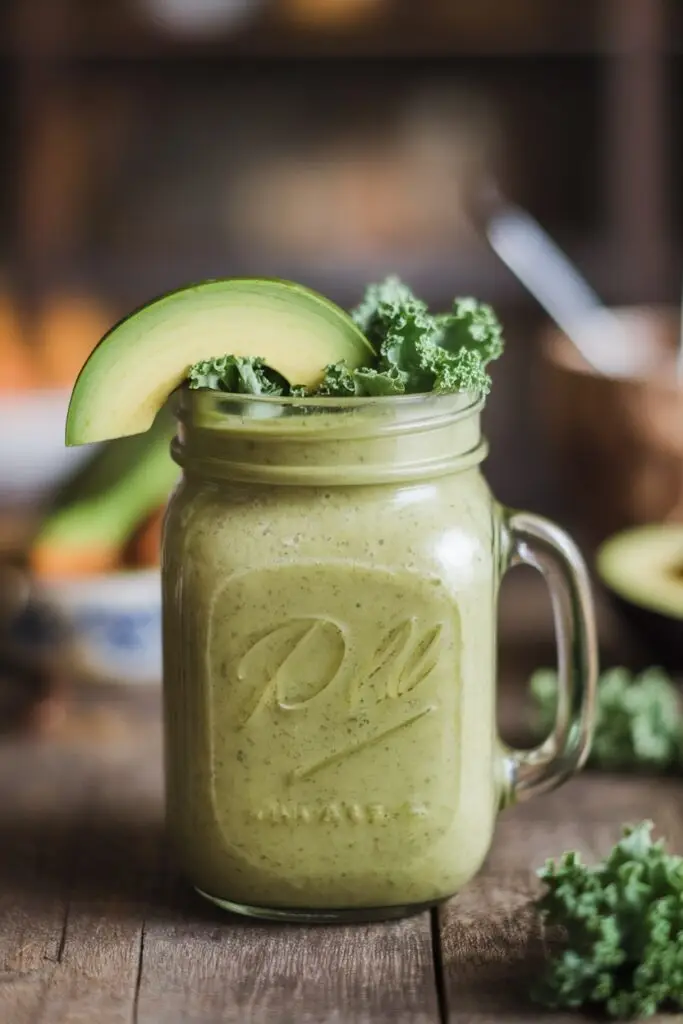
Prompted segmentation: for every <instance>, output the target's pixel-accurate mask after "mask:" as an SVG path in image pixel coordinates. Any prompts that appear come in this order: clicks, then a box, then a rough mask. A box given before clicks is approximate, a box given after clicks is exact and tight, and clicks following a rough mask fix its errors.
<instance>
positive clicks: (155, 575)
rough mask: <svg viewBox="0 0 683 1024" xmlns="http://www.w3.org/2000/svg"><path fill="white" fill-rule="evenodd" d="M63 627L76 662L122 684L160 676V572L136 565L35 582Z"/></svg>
mask: <svg viewBox="0 0 683 1024" xmlns="http://www.w3.org/2000/svg"><path fill="white" fill-rule="evenodd" d="M38 588H39V590H40V592H41V594H42V596H43V597H44V598H45V599H46V600H47V601H48V602H49V603H50V604H52V605H53V606H54V608H55V610H56V611H57V613H58V614H59V615H60V617H61V618H62V619H63V621H64V624H65V626H66V627H67V628H68V630H69V633H70V636H71V642H72V643H73V644H74V648H75V653H76V656H77V659H78V663H79V666H80V667H81V668H83V669H84V670H85V671H86V672H87V673H88V674H91V675H93V676H94V677H96V678H98V679H101V680H103V681H104V680H106V681H112V682H122V683H159V682H160V681H161V666H162V660H161V574H160V572H159V570H158V569H140V570H131V571H130V572H125V571H122V572H116V573H109V574H107V575H102V576H92V577H81V578H78V579H77V578H74V579H54V580H52V579H50V580H48V579H43V580H39V581H38Z"/></svg>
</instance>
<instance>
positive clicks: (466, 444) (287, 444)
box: [171, 388, 486, 485]
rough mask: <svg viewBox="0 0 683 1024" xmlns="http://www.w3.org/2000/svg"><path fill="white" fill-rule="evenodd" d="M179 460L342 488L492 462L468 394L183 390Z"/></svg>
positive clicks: (217, 471)
mask: <svg viewBox="0 0 683 1024" xmlns="http://www.w3.org/2000/svg"><path fill="white" fill-rule="evenodd" d="M177 398H178V400H179V405H178V408H177V410H176V411H177V417H178V433H177V436H176V438H175V440H174V442H173V445H172V449H171V450H172V454H173V457H174V458H175V460H176V461H177V462H178V463H179V464H180V465H181V466H183V467H184V469H185V470H186V472H187V471H192V472H195V471H199V472H201V473H203V474H204V475H206V476H211V477H216V478H218V477H222V478H225V479H232V480H242V481H261V482H264V483H266V482H268V483H291V482H293V481H294V480H296V481H298V482H299V483H301V484H308V483H315V484H318V483H322V482H325V483H326V485H334V484H337V483H340V482H342V481H343V482H345V483H347V484H356V483H358V484H360V483H372V482H374V483H389V482H396V481H398V480H418V479H422V480H424V479H429V478H430V477H434V476H439V475H443V474H444V473H447V472H453V471H455V470H457V469H463V468H465V467H466V466H467V465H474V464H476V463H478V462H481V460H482V459H483V458H484V457H485V455H486V443H485V441H484V439H483V438H482V435H481V425H480V419H481V417H480V415H479V412H480V410H481V408H482V406H483V404H484V400H483V396H479V395H472V394H467V393H457V394H446V395H441V394H425V395H397V396H391V397H384V396H382V397H373V398H354V397H350V398H339V399H337V398H334V399H330V398H313V399H304V398H281V397H279V396H261V395H258V396H251V395H235V394H228V393H224V392H219V391H210V390H208V389H206V390H200V389H197V390H193V389H190V388H183V389H181V390H180V392H179V394H178V396H177Z"/></svg>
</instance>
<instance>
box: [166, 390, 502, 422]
mask: <svg viewBox="0 0 683 1024" xmlns="http://www.w3.org/2000/svg"><path fill="white" fill-rule="evenodd" d="M484 402H485V399H484V396H483V395H481V394H478V393H475V392H464V391H463V392H450V393H446V394H440V393H435V392H424V393H423V392H421V393H418V394H410V395H376V396H372V397H362V398H361V397H355V396H349V397H348V398H337V397H334V398H331V397H326V396H322V397H313V398H298V397H283V396H281V395H242V394H235V393H232V392H223V391H214V390H212V389H209V388H196V389H194V388H189V387H188V386H187V385H184V386H183V387H181V388H179V390H178V392H177V393H176V414H177V416H178V418H179V419H180V420H182V421H185V422H188V421H189V422H192V423H194V424H195V425H196V426H201V427H202V428H204V429H211V428H213V429H218V430H220V429H221V427H228V426H229V424H230V423H231V422H232V423H234V421H235V419H239V420H242V421H243V422H244V421H255V423H258V425H259V426H260V427H266V426H267V425H268V424H269V423H271V422H272V423H273V427H275V428H276V429H278V428H277V427H276V423H277V421H278V420H291V419H292V418H295V417H296V418H300V417H304V416H310V415H312V414H315V415H316V416H321V415H323V414H324V415H330V416H335V414H336V415H337V416H339V415H342V414H345V413H346V414H349V415H350V416H352V415H353V414H354V413H355V414H361V415H362V414H363V413H366V412H367V413H370V414H371V415H377V416H378V417H379V416H382V415H384V416H386V418H387V419H394V420H396V421H403V422H404V423H405V424H407V423H409V422H410V421H413V422H414V421H415V420H416V419H417V418H420V419H423V418H425V417H427V418H430V419H431V418H432V417H439V418H440V417H442V416H444V417H447V418H448V420H449V421H451V422H452V421H455V420H459V419H461V418H465V417H467V416H470V415H473V414H474V413H477V412H479V411H480V410H481V409H482V407H483V406H484ZM273 421H275V422H273ZM283 427H284V424H283Z"/></svg>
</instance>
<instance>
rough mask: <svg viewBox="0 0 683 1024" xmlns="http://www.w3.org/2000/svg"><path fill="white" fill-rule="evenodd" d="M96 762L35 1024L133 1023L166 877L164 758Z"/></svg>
mask: <svg viewBox="0 0 683 1024" xmlns="http://www.w3.org/2000/svg"><path fill="white" fill-rule="evenodd" d="M149 754H150V751H145V752H144V753H142V754H141V752H139V751H138V755H137V757H136V756H135V755H134V754H133V755H131V756H129V758H128V759H126V760H125V761H121V759H116V760H112V759H103V760H102V761H95V762H94V763H93V765H92V768H91V770H92V771H93V776H94V777H93V781H92V783H91V787H90V792H89V797H88V801H87V805H86V815H85V820H84V821H81V822H77V821H76V822H75V823H74V825H75V831H79V832H80V836H81V844H80V846H79V847H78V848H77V849H76V850H75V853H74V861H73V871H72V873H71V880H70V886H69V893H68V897H69V904H68V916H67V922H66V928H65V933H64V939H63V946H62V950H61V955H60V957H59V962H58V964H57V966H56V968H55V970H54V972H53V974H52V976H51V978H50V980H49V983H48V984H47V986H46V988H45V991H44V996H43V1003H42V1005H41V1012H40V1013H39V1015H38V1016H37V1018H36V1022H35V1024H81V1022H84V1024H85V1022H90V1021H93V1022H94V1021H96V1022H97V1024H129V1022H130V1021H131V1020H133V1017H134V1009H135V1000H136V992H137V982H138V970H139V965H140V956H141V948H142V928H143V920H144V915H145V912H146V908H147V905H148V902H149V899H150V892H151V890H152V889H153V887H154V880H155V878H156V877H157V875H158V873H159V870H160V868H159V864H160V859H161V847H162V822H161V807H160V801H159V795H160V778H159V771H158V759H154V758H153V757H152V758H150V756H149Z"/></svg>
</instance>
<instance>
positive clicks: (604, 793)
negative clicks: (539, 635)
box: [0, 623, 683, 1024]
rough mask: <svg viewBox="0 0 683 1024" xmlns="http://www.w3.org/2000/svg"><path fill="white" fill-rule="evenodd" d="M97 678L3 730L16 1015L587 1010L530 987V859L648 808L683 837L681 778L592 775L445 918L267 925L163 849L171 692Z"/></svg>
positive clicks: (475, 1017) (1, 854)
mask: <svg viewBox="0 0 683 1024" xmlns="http://www.w3.org/2000/svg"><path fill="white" fill-rule="evenodd" d="M515 631H516V635H517V636H518V638H519V640H520V649H522V650H523V651H524V652H525V653H524V657H523V658H522V660H521V661H519V660H518V662H514V659H511V658H507V660H506V659H504V661H505V662H506V664H505V666H504V668H503V673H502V674H503V685H502V687H501V691H502V697H503V700H502V719H503V722H504V724H505V725H506V730H507V731H508V733H509V732H510V730H511V731H512V732H513V733H514V732H515V731H518V730H519V726H520V723H522V722H523V719H524V716H525V713H524V706H523V702H522V701H521V700H520V691H519V689H518V688H517V685H516V684H517V683H518V682H519V680H521V678H522V677H523V675H524V674H525V673H526V671H527V667H528V666H527V665H526V662H525V659H526V660H527V661H531V663H532V664H533V663H538V661H539V659H540V660H543V659H544V658H545V657H546V656H547V655H548V654H549V651H550V648H549V647H548V648H547V650H545V653H543V652H540V653H539V652H538V651H536V650H534V651H533V652H532V651H531V646H530V640H529V637H528V636H527V635H526V634H525V633H524V630H523V629H522V627H521V624H520V623H518V624H517V626H516V627H515ZM92 693H93V690H92V688H90V690H88V691H86V692H85V695H81V697H80V698H79V699H76V698H74V700H73V706H72V707H71V709H70V711H69V714H68V715H67V718H66V720H65V722H64V725H63V727H62V729H61V730H60V731H58V732H57V734H56V735H55V736H54V737H53V738H51V739H49V740H46V739H42V740H40V741H38V740H29V739H27V738H26V737H24V738H23V739H22V738H19V737H15V738H12V739H6V740H4V741H3V742H2V743H0V1022H1V1024H133V1022H136V1024H219V1022H220V1024H225V1022H228V1024H229V1022H235V1024H237V1022H239V1024H242V1022H245V1024H248V1022H254V1024H290V1022H291V1024H323V1022H326V1024H344V1022H347V1021H348V1022H359V1024H371V1022H373V1024H374V1022H378V1024H379V1022H388V1021H391V1022H406V1024H407V1022H410V1024H436V1022H446V1021H447V1022H450V1024H456V1022H457V1024H460V1022H467V1021H477V1022H481V1024H484V1022H489V1021H490V1022H493V1021H496V1022H501V1024H512V1022H517V1021H548V1022H554V1024H563V1022H567V1021H570V1020H574V1021H575V1020H576V1015H563V1014H545V1013H544V1012H543V1011H542V1010H541V1009H539V1008H538V1007H536V1006H534V1005H533V1004H531V1003H530V1002H529V1000H528V996H527V990H528V988H529V984H530V982H531V981H532V980H533V979H534V978H535V977H536V976H537V974H538V972H539V970H540V967H541V964H542V960H543V956H544V943H543V937H542V934H541V931H540V929H539V926H538V923H537V921H536V919H535V916H534V914H533V912H532V909H531V906H530V900H531V898H532V896H533V894H534V892H535V891H536V890H537V883H536V881H535V875H534V868H536V867H537V866H539V865H540V864H541V863H542V862H543V860H544V859H545V858H546V857H548V856H556V855H559V854H561V853H562V852H563V851H564V850H566V849H569V848H577V849H579V850H580V851H581V852H582V853H583V854H584V855H585V856H586V857H587V858H595V857H598V856H600V855H602V854H604V853H605V852H606V851H607V850H608V848H609V847H610V846H611V844H612V843H613V842H614V841H615V840H616V838H617V837H618V834H619V827H620V825H621V823H622V822H625V821H635V820H639V819H640V818H645V817H648V818H653V819H654V820H655V822H656V825H657V828H658V830H659V831H660V832H663V833H664V834H665V835H667V836H668V838H669V839H670V841H671V844H672V846H673V847H674V848H676V849H678V850H683V782H681V783H679V782H677V781H675V780H661V779H660V780H647V779H630V778H624V777H617V776H615V777H609V776H600V775H595V774H590V773H584V774H583V775H582V776H581V777H579V778H577V779H575V780H574V781H572V782H571V783H569V784H568V785H566V786H565V787H564V788H562V789H561V790H559V791H557V792H555V793H553V794H551V795H549V796H546V797H543V798H540V799H537V800H535V801H533V802H531V803H529V804H526V805H524V806H521V807H518V808H516V809H514V810H511V811H508V812H506V813H505V814H503V815H502V816H501V818H500V821H499V825H498V830H497V834H496V838H495V842H494V845H493V848H492V850H491V853H490V856H489V858H488V860H487V862H486V864H485V867H484V869H483V871H482V872H481V874H480V876H479V877H478V878H477V879H476V880H475V881H474V882H473V883H471V884H470V885H469V886H468V887H467V888H466V889H465V890H464V891H463V892H462V893H461V894H460V895H459V896H458V897H457V898H455V899H454V900H452V901H451V902H450V903H448V904H446V905H445V906H443V907H441V908H440V909H439V910H437V911H434V912H433V913H431V914H430V913H423V914H421V915H419V916H417V917H413V918H410V919H406V920H403V921H400V922H398V923H391V924H374V925H356V926H352V927H331V926H324V927H303V926H286V925H270V924H259V923H251V922H248V921H244V920H241V919H237V918H233V917H231V916H229V915H227V914H224V913H221V912H220V911H218V910H215V909H214V908H212V907H211V906H210V905H208V904H206V903H204V902H202V901H201V900H200V899H199V897H196V896H195V895H194V894H193V892H192V891H191V890H190V889H189V887H188V886H187V885H186V884H185V883H184V882H183V881H182V880H181V879H180V878H178V876H177V874H176V872H175V870H174V868H173V866H172V865H171V864H169V863H168V861H167V856H166V850H165V845H164V840H163V822H162V781H161V736H160V722H159V707H158V693H155V692H153V691H137V692H134V693H131V692H126V691H125V689H115V690H113V691H109V692H108V693H106V692H102V695H101V696H97V697H95V696H88V694H92ZM397 855H400V851H397ZM670 1019H671V1018H665V1017H662V1020H670Z"/></svg>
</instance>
